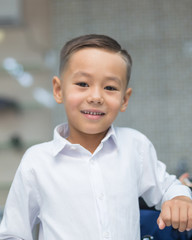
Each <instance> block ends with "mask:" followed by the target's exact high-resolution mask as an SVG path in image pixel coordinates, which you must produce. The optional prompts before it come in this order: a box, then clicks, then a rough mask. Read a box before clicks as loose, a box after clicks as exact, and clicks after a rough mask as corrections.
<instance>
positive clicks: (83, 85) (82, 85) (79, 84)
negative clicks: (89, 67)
mask: <svg viewBox="0 0 192 240" xmlns="http://www.w3.org/2000/svg"><path fill="white" fill-rule="evenodd" d="M76 85H78V86H80V87H89V85H88V84H87V83H85V82H78V83H76Z"/></svg>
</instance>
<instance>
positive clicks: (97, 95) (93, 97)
mask: <svg viewBox="0 0 192 240" xmlns="http://www.w3.org/2000/svg"><path fill="white" fill-rule="evenodd" d="M87 101H88V102H89V103H94V104H103V102H104V99H103V97H102V95H101V92H100V91H98V90H94V91H92V92H90V95H89V96H88V98H87Z"/></svg>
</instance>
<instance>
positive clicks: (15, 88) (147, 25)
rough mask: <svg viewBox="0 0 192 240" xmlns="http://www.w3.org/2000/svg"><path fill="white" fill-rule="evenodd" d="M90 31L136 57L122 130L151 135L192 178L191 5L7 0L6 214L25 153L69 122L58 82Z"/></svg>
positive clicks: (1, 100)
mask: <svg viewBox="0 0 192 240" xmlns="http://www.w3.org/2000/svg"><path fill="white" fill-rule="evenodd" d="M88 33H98V34H106V35H109V36H111V37H113V38H115V39H116V40H118V41H119V42H120V43H121V45H122V46H123V47H124V48H126V49H127V50H128V51H129V53H130V54H131V56H132V58H133V71H132V77H131V81H130V87H132V88H133V95H132V97H131V100H130V103H129V106H128V110H127V112H126V113H122V114H120V116H119V117H118V119H117V120H116V122H115V125H118V126H126V127H131V128H136V129H137V130H139V131H141V132H143V133H144V134H145V135H147V137H148V138H149V139H150V140H151V141H152V142H153V144H154V146H155V148H156V150H157V154H158V157H159V159H160V160H161V161H163V162H164V163H166V164H167V169H168V171H169V172H170V173H174V174H177V175H178V176H179V175H180V174H181V173H183V172H186V171H188V172H190V173H192V161H191V159H192V124H191V119H192V79H191V78H192V1H191V0H182V1H180V0H161V1H154V0H144V1H139V0H118V1H116V0H98V1H94V0H71V1H67V0H41V1H39V0H33V1H31V0H25V1H24V0H0V209H3V206H4V204H5V200H6V197H7V194H8V191H9V188H10V185H11V182H12V180H13V177H14V174H15V171H16V169H17V167H18V165H19V163H20V160H21V158H22V156H23V153H24V152H25V151H26V149H27V148H28V147H30V146H31V145H33V144H36V143H40V142H43V141H49V140H51V139H52V134H53V129H54V127H55V125H56V124H59V123H62V122H64V121H66V116H65V113H64V111H63V107H62V106H59V105H56V104H55V102H54V100H53V97H52V77H53V75H55V74H57V73H58V59H59V51H60V49H61V48H62V46H63V45H64V43H65V42H66V41H68V40H70V39H71V38H73V37H77V36H79V35H83V34H88ZM125 144H126V143H125Z"/></svg>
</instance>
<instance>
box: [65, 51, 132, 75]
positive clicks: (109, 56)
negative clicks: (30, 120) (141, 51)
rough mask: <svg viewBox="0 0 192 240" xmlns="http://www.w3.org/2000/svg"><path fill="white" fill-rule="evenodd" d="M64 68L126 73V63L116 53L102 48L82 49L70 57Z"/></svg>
mask: <svg viewBox="0 0 192 240" xmlns="http://www.w3.org/2000/svg"><path fill="white" fill-rule="evenodd" d="M66 67H67V68H70V69H73V68H90V69H92V70H93V69H95V70H96V69H97V70H100V71H101V70H105V71H108V70H109V71H112V72H118V73H123V74H124V73H126V71H127V62H126V61H125V59H124V58H123V56H122V55H121V54H120V53H118V52H113V51H110V50H106V49H102V48H101V49H100V48H83V49H80V50H78V51H76V52H74V53H72V54H71V55H70V57H69V59H68V64H67V66H66Z"/></svg>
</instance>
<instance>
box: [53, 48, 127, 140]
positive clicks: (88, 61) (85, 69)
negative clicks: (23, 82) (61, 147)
mask: <svg viewBox="0 0 192 240" xmlns="http://www.w3.org/2000/svg"><path fill="white" fill-rule="evenodd" d="M126 64H127V63H126V62H125V60H124V59H123V58H122V56H121V55H120V54H118V53H114V52H111V51H107V50H104V49H96V48H84V49H81V50H79V51H77V52H75V53H73V54H72V56H71V57H70V59H69V62H68V63H67V67H66V69H65V70H64V71H63V73H62V74H61V79H59V78H57V77H54V78H53V92H54V97H55V100H56V102H57V103H63V104H64V106H65V110H66V114H67V118H68V124H69V138H70V139H73V142H76V143H77V142H78V140H77V139H80V138H81V137H82V136H85V135H94V136H95V137H97V136H101V135H102V136H103V137H104V135H105V134H106V132H107V130H108V129H109V127H110V126H111V124H112V123H113V121H114V120H115V118H116V117H117V115H118V113H119V111H121V112H124V111H125V110H126V107H127V104H128V100H129V97H130V95H131V89H130V88H128V89H126V82H127V80H126V71H127V65H126ZM75 139H76V140H75Z"/></svg>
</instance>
